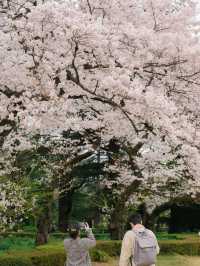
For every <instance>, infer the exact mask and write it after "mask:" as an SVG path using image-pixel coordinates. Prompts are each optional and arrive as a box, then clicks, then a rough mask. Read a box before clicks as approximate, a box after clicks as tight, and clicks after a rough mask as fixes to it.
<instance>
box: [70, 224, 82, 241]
mask: <svg viewBox="0 0 200 266" xmlns="http://www.w3.org/2000/svg"><path fill="white" fill-rule="evenodd" d="M79 233H80V227H79V225H78V224H74V225H70V226H69V236H70V237H71V238H73V239H76V238H77V237H78V236H79Z"/></svg>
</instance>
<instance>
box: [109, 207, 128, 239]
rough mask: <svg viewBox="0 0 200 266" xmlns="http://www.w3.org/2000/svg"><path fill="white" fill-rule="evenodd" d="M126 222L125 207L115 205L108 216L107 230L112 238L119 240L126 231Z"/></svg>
mask: <svg viewBox="0 0 200 266" xmlns="http://www.w3.org/2000/svg"><path fill="white" fill-rule="evenodd" d="M126 224H127V208H126V207H125V205H124V206H122V205H121V204H120V206H117V207H116V209H115V210H114V211H113V213H112V214H111V217H110V224H109V232H110V237H111V239H112V240H121V239H122V238H123V236H124V233H125V231H126Z"/></svg>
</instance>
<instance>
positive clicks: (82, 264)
mask: <svg viewBox="0 0 200 266" xmlns="http://www.w3.org/2000/svg"><path fill="white" fill-rule="evenodd" d="M80 229H81V227H80V225H78V224H77V225H74V226H73V227H71V228H70V229H69V236H70V238H68V239H65V240H64V248H65V251H66V253H67V260H66V263H65V266H91V259H90V255H89V249H90V248H92V247H94V246H95V245H96V240H95V237H94V235H93V233H92V229H91V228H90V227H89V225H88V224H87V223H86V224H85V225H84V228H83V229H84V230H85V231H86V233H87V237H85V238H80Z"/></svg>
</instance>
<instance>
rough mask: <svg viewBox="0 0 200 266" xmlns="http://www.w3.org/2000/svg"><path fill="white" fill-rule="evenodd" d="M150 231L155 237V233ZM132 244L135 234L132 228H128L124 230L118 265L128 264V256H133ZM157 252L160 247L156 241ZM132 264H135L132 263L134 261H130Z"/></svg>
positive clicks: (124, 265) (133, 243) (127, 265)
mask: <svg viewBox="0 0 200 266" xmlns="http://www.w3.org/2000/svg"><path fill="white" fill-rule="evenodd" d="M150 233H152V235H153V236H154V237H155V239H156V236H155V234H154V233H153V232H152V231H150ZM156 242H157V240H156ZM134 245H135V234H134V232H133V230H130V231H128V232H126V234H125V236H124V239H123V241H122V248H121V254H120V260H119V266H130V258H131V257H132V256H133V257H134ZM159 252H160V248H159V246H158V242H157V254H159ZM132 266H136V265H134V263H133V262H132ZM149 266H155V265H149Z"/></svg>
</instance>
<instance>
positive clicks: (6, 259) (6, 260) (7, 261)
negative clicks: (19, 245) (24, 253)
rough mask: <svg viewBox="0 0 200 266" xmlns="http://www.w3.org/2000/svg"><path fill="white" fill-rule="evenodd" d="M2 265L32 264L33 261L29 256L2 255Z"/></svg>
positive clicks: (26, 265) (29, 265)
mask: <svg viewBox="0 0 200 266" xmlns="http://www.w3.org/2000/svg"><path fill="white" fill-rule="evenodd" d="M0 266H32V263H31V260H30V259H28V258H22V257H10V256H1V257H0Z"/></svg>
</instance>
